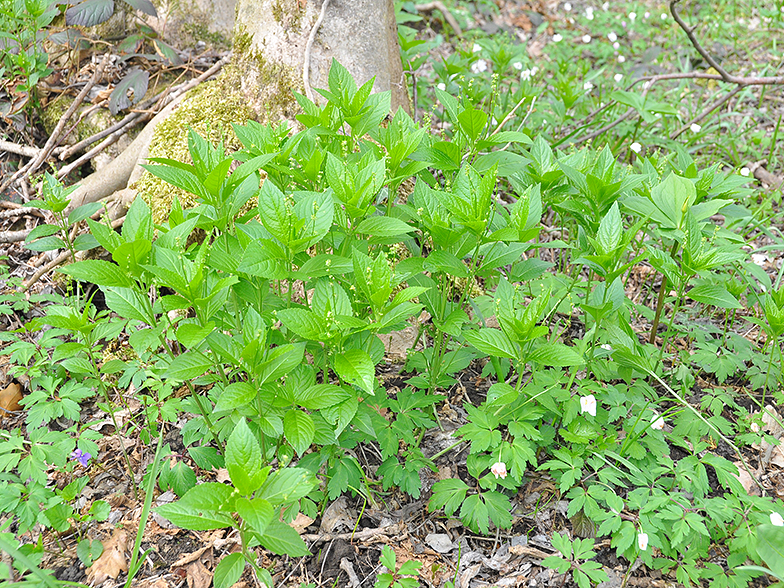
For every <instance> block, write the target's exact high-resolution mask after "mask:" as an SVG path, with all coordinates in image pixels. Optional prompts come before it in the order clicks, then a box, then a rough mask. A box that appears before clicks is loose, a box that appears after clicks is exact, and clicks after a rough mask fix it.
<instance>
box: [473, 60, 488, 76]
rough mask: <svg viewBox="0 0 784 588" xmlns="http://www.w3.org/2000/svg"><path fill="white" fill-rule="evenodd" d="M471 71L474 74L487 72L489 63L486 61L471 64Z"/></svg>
mask: <svg viewBox="0 0 784 588" xmlns="http://www.w3.org/2000/svg"><path fill="white" fill-rule="evenodd" d="M471 71H472V72H474V73H482V72H483V71H487V62H486V61H485V60H484V59H480V60H479V61H475V62H474V63H472V64H471Z"/></svg>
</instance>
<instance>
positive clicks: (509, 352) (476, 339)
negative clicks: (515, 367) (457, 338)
mask: <svg viewBox="0 0 784 588" xmlns="http://www.w3.org/2000/svg"><path fill="white" fill-rule="evenodd" d="M463 336H464V337H465V339H466V341H468V342H469V343H470V344H471V345H473V346H474V347H476V348H477V349H478V350H479V351H481V352H482V353H486V354H488V355H492V356H495V357H506V358H508V359H514V358H515V357H517V349H516V348H515V346H514V344H513V343H512V342H511V341H510V340H509V337H507V336H506V335H505V334H504V333H503V332H501V331H499V330H498V329H489V328H483V329H479V330H478V331H466V332H464V333H463Z"/></svg>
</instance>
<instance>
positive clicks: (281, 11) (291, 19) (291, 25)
mask: <svg viewBox="0 0 784 588" xmlns="http://www.w3.org/2000/svg"><path fill="white" fill-rule="evenodd" d="M287 4H288V6H287ZM303 5H304V2H303ZM303 13H304V9H303V8H302V7H301V5H300V0H275V2H274V3H273V4H272V17H273V18H274V19H275V22H277V23H278V24H280V25H282V26H283V28H284V29H285V30H293V29H298V28H299V24H300V20H301V19H302V14H303Z"/></svg>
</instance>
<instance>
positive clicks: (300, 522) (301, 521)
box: [289, 512, 315, 535]
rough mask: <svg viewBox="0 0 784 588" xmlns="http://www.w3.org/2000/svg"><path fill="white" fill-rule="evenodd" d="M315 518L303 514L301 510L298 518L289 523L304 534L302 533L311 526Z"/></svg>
mask: <svg viewBox="0 0 784 588" xmlns="http://www.w3.org/2000/svg"><path fill="white" fill-rule="evenodd" d="M314 520H315V519H311V518H310V517H309V516H307V515H305V514H302V513H301V512H300V513H297V518H295V519H294V520H293V521H291V522H290V523H289V525H291V526H292V527H294V530H295V531H296V532H297V533H299V534H300V535H302V533H304V532H305V529H307V528H308V527H310V525H312V524H313V521H314Z"/></svg>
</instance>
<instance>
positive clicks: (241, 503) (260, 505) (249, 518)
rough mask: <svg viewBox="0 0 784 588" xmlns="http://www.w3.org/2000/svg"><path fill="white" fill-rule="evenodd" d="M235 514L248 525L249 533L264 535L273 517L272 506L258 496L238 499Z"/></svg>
mask: <svg viewBox="0 0 784 588" xmlns="http://www.w3.org/2000/svg"><path fill="white" fill-rule="evenodd" d="M235 508H236V509H237V514H238V515H240V516H241V517H242V518H243V520H244V521H245V522H246V523H247V524H248V525H250V528H251V531H253V532H255V533H264V531H265V530H266V529H267V525H269V523H270V521H271V520H272V519H273V518H274V517H275V509H273V508H272V505H271V504H270V503H269V502H268V501H266V500H264V499H263V498H259V497H258V496H257V497H255V498H252V499H248V498H239V499H237V502H236V504H235Z"/></svg>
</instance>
